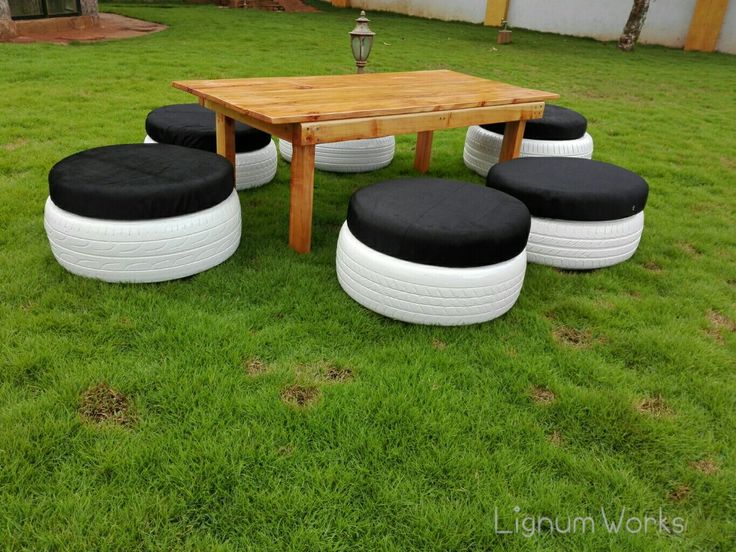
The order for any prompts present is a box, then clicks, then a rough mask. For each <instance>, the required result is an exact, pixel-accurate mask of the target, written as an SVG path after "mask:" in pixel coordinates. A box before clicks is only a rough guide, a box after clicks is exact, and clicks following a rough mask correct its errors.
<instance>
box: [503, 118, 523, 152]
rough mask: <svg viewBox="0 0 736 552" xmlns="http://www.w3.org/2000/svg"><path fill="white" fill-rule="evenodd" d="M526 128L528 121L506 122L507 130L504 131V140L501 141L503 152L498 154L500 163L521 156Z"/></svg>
mask: <svg viewBox="0 0 736 552" xmlns="http://www.w3.org/2000/svg"><path fill="white" fill-rule="evenodd" d="M525 128H526V121H524V120H522V121H511V122H508V123H506V130H504V132H503V142H502V143H501V153H500V154H499V155H498V161H499V163H503V162H504V161H510V160H511V159H516V158H517V157H519V155H520V154H521V142H522V140H523V139H524V129H525Z"/></svg>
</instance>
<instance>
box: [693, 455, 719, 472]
mask: <svg viewBox="0 0 736 552" xmlns="http://www.w3.org/2000/svg"><path fill="white" fill-rule="evenodd" d="M690 467H691V468H693V469H694V470H697V471H699V472H700V473H703V474H705V475H715V474H717V473H718V472H719V471H721V468H720V467H719V466H718V464H716V463H715V462H714V461H713V460H710V459H708V458H705V459H703V460H698V461H697V462H690Z"/></svg>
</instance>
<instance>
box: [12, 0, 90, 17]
mask: <svg viewBox="0 0 736 552" xmlns="http://www.w3.org/2000/svg"><path fill="white" fill-rule="evenodd" d="M0 1H1V0H0ZM81 3H82V15H98V13H99V9H98V7H97V0H82V2H81Z"/></svg>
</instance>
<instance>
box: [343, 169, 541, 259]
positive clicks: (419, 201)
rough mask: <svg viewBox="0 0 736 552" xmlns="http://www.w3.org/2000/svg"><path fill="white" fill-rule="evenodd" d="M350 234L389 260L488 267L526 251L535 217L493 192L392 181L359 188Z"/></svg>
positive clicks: (350, 211)
mask: <svg viewBox="0 0 736 552" xmlns="http://www.w3.org/2000/svg"><path fill="white" fill-rule="evenodd" d="M347 223H348V228H349V229H350V232H351V233H352V234H353V235H354V236H355V237H356V238H357V239H358V240H359V241H360V242H362V243H363V244H365V245H367V246H368V247H370V248H372V249H375V250H376V251H380V252H381V253H385V254H386V255H389V256H391V257H396V258H399V259H404V260H406V261H411V262H415V263H420V264H427V265H435V266H443V267H473V266H486V265H492V264H496V263H500V262H503V261H506V260H509V259H511V258H513V257H515V256H516V255H518V254H519V253H521V252H522V250H523V249H524V248H525V247H526V242H527V239H528V238H529V227H530V225H531V217H530V215H529V211H528V210H527V208H526V207H525V206H524V204H523V203H521V202H520V201H518V200H516V199H514V198H513V197H511V196H509V195H506V194H504V193H501V192H497V191H495V190H491V189H489V188H484V187H482V186H476V185H474V184H467V183H464V182H455V181H452V180H441V179H437V178H414V179H407V180H388V181H386V182H382V183H380V184H375V185H373V186H369V187H367V188H363V189H362V190H359V191H358V192H356V193H355V194H353V197H352V198H351V199H350V205H349V207H348V219H347Z"/></svg>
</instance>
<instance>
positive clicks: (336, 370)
mask: <svg viewBox="0 0 736 552" xmlns="http://www.w3.org/2000/svg"><path fill="white" fill-rule="evenodd" d="M353 377H354V376H353V371H352V370H351V369H350V368H340V367H339V366H327V367H326V368H325V371H324V378H325V380H327V381H330V382H334V383H345V382H348V381H352V380H353Z"/></svg>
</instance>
